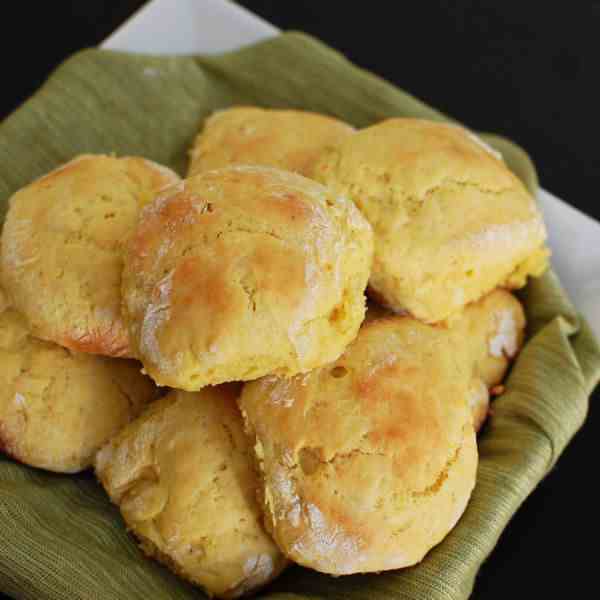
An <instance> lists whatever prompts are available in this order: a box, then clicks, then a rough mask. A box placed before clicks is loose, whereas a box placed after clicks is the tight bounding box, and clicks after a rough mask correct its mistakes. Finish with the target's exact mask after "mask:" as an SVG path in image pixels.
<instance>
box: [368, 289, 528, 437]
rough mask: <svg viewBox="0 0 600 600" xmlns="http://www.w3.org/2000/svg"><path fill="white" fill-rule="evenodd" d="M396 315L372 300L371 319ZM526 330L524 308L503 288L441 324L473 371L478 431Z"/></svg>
mask: <svg viewBox="0 0 600 600" xmlns="http://www.w3.org/2000/svg"><path fill="white" fill-rule="evenodd" d="M392 315H393V313H392V312H390V311H389V310H387V309H385V308H383V307H381V306H379V305H378V304H375V303H374V302H373V301H369V302H368V310H367V315H366V317H365V319H366V320H367V321H371V320H374V319H381V318H386V317H390V316H392ZM524 329H525V314H524V312H523V307H522V306H521V304H520V302H519V301H518V300H517V299H516V298H515V297H514V296H513V295H512V294H511V293H510V292H507V291H506V290H501V289H498V290H494V291H493V292H491V293H490V294H488V295H487V296H484V297H483V298H482V299H481V300H479V301H477V302H473V303H471V304H469V305H468V306H467V307H466V308H465V310H464V311H463V312H462V313H461V314H460V316H458V317H457V318H456V319H454V320H453V321H452V323H451V324H450V326H447V327H441V326H438V333H439V335H440V336H443V335H447V336H448V337H453V338H454V341H453V342H452V343H454V344H455V352H456V360H457V361H459V362H460V363H461V364H462V365H464V366H466V368H467V369H468V370H469V372H470V373H471V375H470V378H471V384H470V387H469V394H468V399H469V400H468V401H469V406H470V407H471V411H472V413H473V423H474V426H475V430H476V431H479V430H480V429H481V427H482V425H483V423H484V421H485V419H486V417H487V414H488V409H489V402H490V392H491V393H497V391H496V390H498V387H497V386H498V385H499V384H500V383H502V380H503V379H504V375H505V374H506V371H507V370H508V367H509V366H510V363H511V362H512V360H513V359H514V358H515V356H516V355H517V353H518V351H519V350H520V349H521V346H522V345H523V338H524Z"/></svg>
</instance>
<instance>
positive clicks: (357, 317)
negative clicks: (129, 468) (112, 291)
mask: <svg viewBox="0 0 600 600" xmlns="http://www.w3.org/2000/svg"><path fill="white" fill-rule="evenodd" d="M371 253H372V232H371V229H370V227H369V224H368V223H367V222H366V221H365V220H364V218H363V217H362V216H361V215H360V213H359V212H358V210H357V209H356V208H355V206H354V205H353V204H352V202H350V201H349V200H346V199H344V198H340V197H336V196H334V195H332V194H331V193H330V192H329V191H328V190H327V189H326V188H324V187H323V186H321V185H319V184H318V183H315V182H313V181H310V180H308V179H305V178H304V177H301V176H299V175H295V174H293V173H288V172H285V171H280V170H277V169H271V168H267V167H253V166H238V167H228V168H225V169H220V170H216V171H209V172H207V173H204V174H202V175H197V176H195V177H192V178H190V179H187V180H185V181H184V182H183V183H181V184H180V185H178V186H174V187H173V188H170V189H168V190H166V191H165V192H164V193H163V194H161V195H160V196H159V197H158V198H157V200H156V201H155V202H154V203H153V204H151V205H150V206H148V207H147V208H146V209H145V210H144V211H143V212H142V214H141V218H140V221H139V224H138V227H137V230H136V232H135V235H134V236H133V237H132V239H131V242H130V244H129V245H128V248H127V251H126V253H125V269H124V271H123V301H124V306H125V314H126V318H127V320H128V322H129V325H130V336H131V342H132V345H133V348H134V349H135V351H136V353H137V356H139V357H140V358H141V360H142V362H143V364H144V367H145V369H146V371H147V372H148V373H149V374H150V375H151V376H152V377H153V378H154V380H155V381H156V382H157V383H159V384H160V385H168V386H171V387H176V388H181V389H186V390H188V391H193V390H197V389H200V388H202V387H204V386H205V385H209V384H217V383H222V382H225V381H241V380H248V379H255V378H256V377H260V376H262V375H265V374H267V373H273V372H277V373H281V374H284V375H294V374H295V373H298V372H303V371H308V370H310V369H313V368H315V367H318V366H320V365H323V364H326V363H327V362H330V361H331V360H334V359H335V358H337V357H338V356H339V355H340V354H341V353H342V351H343V350H344V348H345V347H346V345H347V344H348V343H349V342H350V341H351V340H352V339H353V338H354V336H355V335H356V332H357V331H358V328H359V326H360V323H361V321H362V319H363V317H364V311H365V299H364V294H363V290H364V288H365V286H366V282H367V279H368V276H369V269H370V265H371Z"/></svg>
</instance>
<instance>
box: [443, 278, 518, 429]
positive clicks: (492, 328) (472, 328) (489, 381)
mask: <svg viewBox="0 0 600 600" xmlns="http://www.w3.org/2000/svg"><path fill="white" fill-rule="evenodd" d="M451 331H452V333H453V334H454V335H455V336H456V338H457V344H460V345H461V347H462V348H463V349H464V350H465V351H466V352H467V355H468V356H467V360H468V363H469V364H470V365H471V368H472V372H471V387H470V390H471V391H470V394H469V404H470V406H471V409H472V411H473V419H474V425H475V429H476V430H479V429H480V428H481V426H482V425H483V422H484V421H485V419H486V417H487V414H488V407H489V400H490V390H491V391H492V393H494V390H495V388H496V386H498V385H499V384H500V383H501V382H502V380H503V379H504V376H505V374H506V371H507V370H508V367H509V366H510V363H511V362H512V360H513V359H514V357H515V356H516V355H517V353H518V352H519V350H520V349H521V346H522V345H523V339H524V335H525V313H524V312H523V307H522V306H521V304H520V302H519V301H518V300H517V299H516V298H515V297H514V296H513V295H512V294H511V293H509V292H507V291H506V290H495V291H494V292H492V293H491V294H488V295H487V296H485V297H484V298H482V299H481V300H479V301H478V302H474V303H473V304H470V305H469V306H468V307H467V308H466V310H465V311H464V313H463V315H461V317H460V318H459V319H457V320H456V322H455V323H453V325H452V327H451Z"/></svg>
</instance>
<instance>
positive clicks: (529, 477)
mask: <svg viewBox="0 0 600 600" xmlns="http://www.w3.org/2000/svg"><path fill="white" fill-rule="evenodd" d="M240 103H253V104H259V105H263V106H272V107H297V108H304V109H310V110H315V111H320V112H324V113H329V114H333V115H337V116H339V117H341V118H342V119H345V120H347V121H349V122H351V123H353V124H354V125H356V126H359V127H360V126H365V125H368V124H370V123H373V122H375V121H377V120H379V119H382V118H384V117H389V116H392V115H407V116H421V117H427V118H433V119H444V118H445V117H444V116H443V115H441V114H440V113H438V112H436V111H434V110H433V109H431V108H429V107H427V106H425V105H424V104H422V103H420V102H419V101H417V100H416V99H414V98H412V97H410V96H408V95H407V94H405V93H403V92H401V91H399V90H398V89H396V88H394V87H393V86H391V85H389V84H388V83H386V82H384V81H382V80H381V79H378V78H377V77H374V76H373V75H370V74H369V73H366V72H364V71H362V70H360V69H357V68H356V67H354V66H352V65H351V64H350V63H348V62H347V61H346V60H345V59H344V58H343V57H341V56H340V55H338V54H337V53H335V52H333V51H332V50H330V49H328V48H327V47H325V46H323V45H322V44H320V43H319V42H317V41H315V40H313V39H311V38H309V37H307V36H305V35H301V34H294V33H292V34H285V35H282V36H280V37H278V38H276V39H273V40H271V41H268V42H265V43H261V44H259V45H256V46H253V47H250V48H246V49H243V50H241V51H238V52H234V53H230V54H226V55H221V56H217V57H185V58H182V57H178V58H165V57H148V56H137V55H128V54H121V53H111V52H105V51H98V50H88V51H85V52H82V53H79V54H77V55H76V56H74V57H73V58H71V59H69V60H68V61H67V62H66V63H65V64H64V65H62V66H61V67H60V68H59V69H58V70H57V71H56V72H55V73H54V75H53V76H52V77H51V78H50V80H49V81H48V82H47V83H46V84H45V85H44V87H43V88H42V89H41V90H40V91H39V92H38V93H37V94H36V95H35V96H34V97H33V98H32V99H30V100H29V101H28V102H26V103H25V104H24V105H23V106H22V107H21V108H20V109H19V110H17V111H16V112H15V113H14V114H13V115H12V116H10V117H9V118H8V119H6V120H5V121H4V122H3V123H2V124H1V125H0V206H1V207H2V213H1V214H2V215H4V212H5V210H6V202H7V200H8V198H9V196H10V194H11V193H12V192H14V191H15V190H16V189H17V188H19V187H20V186H22V185H24V184H26V183H27V182H29V181H30V180H31V179H33V178H34V177H36V176H38V175H41V174H42V173H45V172H47V171H48V170H50V169H51V168H53V167H55V166H56V165H58V164H59V163H61V162H63V161H66V160H67V159H69V158H71V157H72V156H73V155H75V154H77V153H80V152H116V153H117V154H140V155H143V156H146V157H149V158H151V159H154V160H157V161H159V162H162V163H165V164H167V165H170V166H172V167H174V168H175V169H177V170H179V171H180V172H183V170H184V167H185V163H186V151H187V149H188V147H189V145H190V142H191V141H192V138H193V136H194V134H195V133H196V131H197V129H198V127H199V125H200V124H201V123H202V120H203V119H204V118H205V117H206V116H207V115H208V114H209V113H210V112H211V111H213V110H215V109H217V108H223V107H225V106H228V105H231V104H240ZM488 140H489V141H490V142H491V143H492V144H493V145H494V146H496V147H497V148H499V149H500V150H501V151H502V153H503V154H504V156H505V157H506V159H507V162H508V163H509V165H510V166H511V168H512V169H513V170H514V171H515V172H516V173H517V174H518V175H519V176H520V177H521V178H522V179H523V180H524V181H525V182H526V183H527V185H528V187H529V188H530V189H531V190H532V191H535V190H536V186H537V180H536V176H535V170H534V169H533V167H532V165H531V163H530V161H529V159H528V158H527V156H526V155H525V154H524V153H523V151H521V150H520V149H518V148H517V147H516V146H514V145H512V144H511V143H510V142H507V141H506V140H502V139H499V138H496V137H493V136H490V137H488ZM2 218H3V217H2ZM522 298H523V300H524V304H525V307H526V311H527V315H528V319H529V333H528V342H527V344H526V346H525V348H524V350H523V352H522V353H521V355H520V357H519V359H518V360H517V362H516V364H515V366H514V368H513V370H512V373H511V375H510V378H509V380H508V383H507V391H506V393H505V394H504V395H503V396H502V397H500V398H499V399H498V400H497V401H496V403H495V407H494V415H493V417H492V418H491V419H490V422H489V425H488V426H487V428H486V430H485V432H484V434H483V435H482V436H481V443H480V450H481V462H480V467H479V473H478V480H477V486H476V489H475V492H474V495H473V498H472V501H471V503H470V505H469V507H468V509H467V511H466V513H465V515H464V517H463V518H462V519H461V521H460V522H459V524H458V526H457V527H456V528H455V529H454V531H453V532H452V533H451V534H450V535H449V536H448V537H447V538H446V540H445V541H444V542H443V543H442V544H440V545H439V546H438V547H437V548H435V549H434V550H433V551H432V552H431V553H430V554H429V555H428V556H427V558H426V559H425V560H424V561H423V562H422V563H421V564H420V565H418V566H417V567H414V568H411V569H407V570H404V571H396V572H390V573H386V574H382V575H368V576H366V575H365V576H351V577H343V578H338V579H334V578H331V577H327V576H324V575H320V574H318V573H314V572H309V571H307V570H304V569H301V568H299V567H293V568H290V569H289V570H288V571H287V572H286V573H285V574H284V575H283V576H282V577H281V578H280V579H279V580H278V581H276V582H275V583H274V584H273V585H272V586H270V587H269V588H268V589H267V590H265V591H264V592H263V594H262V596H261V597H265V598H269V599H271V600H284V599H286V600H301V599H308V598H311V599H313V600H315V599H320V598H323V599H325V598H333V599H335V598H338V599H340V600H341V599H345V600H359V599H367V598H368V599H369V600H377V599H379V598H386V599H394V598H402V599H418V600H456V599H463V598H467V597H468V595H469V594H470V591H471V589H472V586H473V581H474V577H475V574H476V573H477V570H478V568H479V566H480V565H481V563H482V561H483V560H484V559H485V558H486V556H487V555H488V554H489V553H490V552H491V551H492V549H493V547H494V545H495V543H496V541H497V539H498V536H499V535H500V534H501V532H502V530H503V528H504V527H505V526H506V524H507V522H508V521H509V519H510V518H511V516H512V515H513V514H514V512H515V511H516V510H517V508H518V507H519V505H520V504H521V503H522V502H523V500H524V499H525V498H526V496H527V495H528V494H529V493H530V492H531V491H532V490H533V488H534V487H535V486H536V484H537V483H538V482H539V481H540V480H541V479H542V478H543V477H544V475H545V474H546V473H547V472H548V470H549V469H550V468H551V467H552V466H553V464H554V463H555V461H556V460H557V459H558V457H559V456H560V454H561V452H562V451H563V449H564V447H565V446H566V444H567V443H568V442H569V440H570V439H571V437H572V436H573V434H574V433H575V432H576V431H577V430H578V429H579V427H580V426H581V425H582V423H583V421H584V419H585V416H586V412H587V403H588V397H589V394H590V392H591V390H592V388H593V386H594V385H595V383H596V382H597V380H598V378H599V375H600V350H599V348H598V346H597V345H596V342H595V341H594V339H593V337H592V335H591V333H590V330H589V329H588V327H587V326H586V324H585V322H583V321H582V320H581V318H580V317H579V316H578V315H577V314H576V312H575V311H574V309H573V307H572V306H571V304H570V302H569V300H568V298H567V297H566V296H565V295H564V292H563V291H562V290H561V287H560V284H559V282H558V281H557V279H556V278H555V276H554V275H553V274H552V273H549V274H547V275H546V276H544V277H542V278H541V279H539V280H536V281H533V282H531V283H530V284H529V285H528V287H527V288H526V289H525V290H524V292H523V294H522ZM0 589H1V590H2V591H4V592H6V593H8V594H11V595H14V596H16V597H18V598H25V599H31V600H40V599H45V598H51V599H61V600H64V599H68V600H76V599H82V600H83V599H85V600H92V599H107V598H110V599H128V600H131V599H135V598H152V599H153V600H161V599H188V598H201V597H203V594H202V592H200V591H199V590H197V589H193V588H192V587H190V586H188V585H187V584H185V583H183V582H182V581H180V580H178V579H177V578H176V577H174V576H173V575H171V574H170V573H169V572H168V571H167V570H166V569H163V568H162V567H160V566H158V565H157V564H156V563H154V562H151V561H148V560H146V559H144V558H143V557H142V556H141V554H140V552H139V551H138V549H137V547H136V545H135V543H134V541H133V540H132V538H130V537H129V536H128V534H127V533H126V532H125V528H124V526H123V523H122V521H121V518H120V516H119V514H118V511H117V510H116V509H115V508H114V507H112V506H111V505H110V504H109V502H108V500H107V498H106V496H105V495H104V493H103V491H102V489H101V488H100V487H99V486H98V485H97V484H96V483H95V481H94V479H93V477H92V476H91V475H89V474H87V475H83V476H78V477H67V476H58V475H52V474H48V473H44V472H42V471H38V470H35V469H30V468H27V467H23V466H20V465H18V464H16V463H14V462H12V461H11V460H10V459H8V458H5V457H3V456H0Z"/></svg>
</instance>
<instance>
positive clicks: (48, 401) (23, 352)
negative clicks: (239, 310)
mask: <svg viewBox="0 0 600 600" xmlns="http://www.w3.org/2000/svg"><path fill="white" fill-rule="evenodd" d="M157 392H158V390H157V388H156V386H154V384H153V383H152V381H150V379H149V378H148V377H144V376H143V375H142V374H141V373H140V368H139V364H138V363H135V362H133V361H129V360H120V359H116V358H106V357H103V356H92V355H89V354H83V353H80V352H76V351H71V350H67V349H66V348H62V347H61V346H58V345H56V344H52V343H50V342H45V341H42V340H38V339H36V338H34V337H32V336H31V335H30V333H29V331H28V329H27V326H26V323H25V320H24V319H23V318H22V317H21V316H20V315H19V314H18V313H17V312H16V311H15V310H14V309H12V308H8V309H6V310H5V311H4V312H3V313H2V314H0V450H3V451H4V452H6V454H8V455H10V456H12V457H13V458H14V459H16V460H18V461H19V462H22V463H25V464H28V465H31V466H34V467H40V468H42V469H47V470H49V471H56V472H59V473H75V472H77V471H81V470H82V469H85V468H86V467H89V466H90V465H91V464H92V459H93V457H94V454H95V453H96V451H97V450H98V448H100V446H102V444H104V443H105V442H106V441H107V440H108V439H109V438H110V437H111V436H112V435H114V434H115V433H117V431H119V430H120V429H121V427H123V426H124V425H126V424H127V423H128V422H129V421H130V420H131V419H132V418H134V417H136V416H137V415H138V414H139V413H140V412H141V410H142V408H143V407H144V405H145V404H147V403H148V402H150V401H151V400H154V399H155V398H156V397H157Z"/></svg>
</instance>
